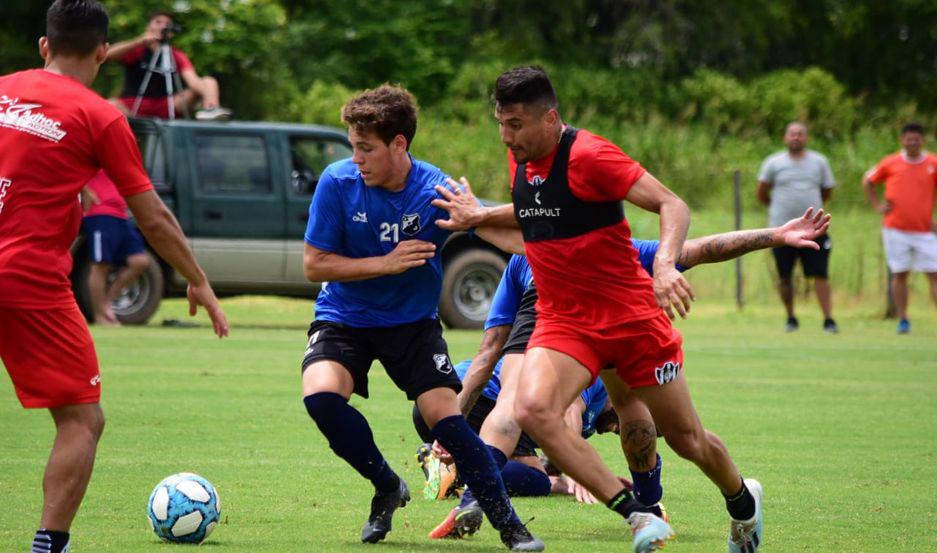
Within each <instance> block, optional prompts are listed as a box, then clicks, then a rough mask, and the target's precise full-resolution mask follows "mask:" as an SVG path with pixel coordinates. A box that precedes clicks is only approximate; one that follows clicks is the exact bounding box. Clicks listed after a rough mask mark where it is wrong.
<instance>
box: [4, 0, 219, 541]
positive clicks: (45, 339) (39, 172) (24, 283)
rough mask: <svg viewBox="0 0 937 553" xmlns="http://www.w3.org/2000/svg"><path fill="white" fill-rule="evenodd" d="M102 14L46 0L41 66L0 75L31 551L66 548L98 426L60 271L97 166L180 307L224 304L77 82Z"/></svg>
mask: <svg viewBox="0 0 937 553" xmlns="http://www.w3.org/2000/svg"><path fill="white" fill-rule="evenodd" d="M108 22H109V20H108V16H107V12H106V11H105V9H104V7H103V6H101V4H100V3H98V2H97V1H95V0H57V1H56V2H55V3H54V4H52V6H51V7H50V8H49V10H48V13H47V16H46V36H44V37H42V38H41V39H40V41H39V52H40V54H41V55H42V57H43V59H45V68H44V69H39V70H29V71H20V72H18V73H12V74H9V75H4V76H2V77H0V359H2V361H3V365H4V366H5V368H6V370H7V373H8V374H9V375H10V379H11V380H12V381H13V386H14V388H15V389H16V394H17V396H18V398H19V400H20V403H21V404H22V405H23V406H24V407H27V408H47V409H49V411H50V413H51V415H52V419H53V421H54V422H55V426H56V436H55V442H54V444H53V446H52V452H51V454H50V456H49V461H48V464H47V465H46V470H45V476H44V478H43V492H44V497H43V507H42V517H41V520H40V530H39V531H38V532H37V533H36V536H35V538H34V541H33V549H32V551H34V552H41V553H50V552H51V553H59V552H61V551H67V549H68V543H69V534H68V532H69V529H70V527H71V523H72V520H73V519H74V516H75V513H76V512H77V510H78V507H79V505H80V504H81V500H82V498H83V496H84V493H85V490H86V488H87V485H88V480H89V479H90V478H91V471H92V467H93V465H94V457H95V450H96V448H97V442H98V439H99V438H100V436H101V432H102V430H103V428H104V414H103V412H102V411H101V407H100V405H99V403H98V402H99V399H100V396H101V378H100V374H99V372H98V361H97V356H96V354H95V351H94V344H93V342H92V340H91V335H90V333H89V332H88V327H87V324H86V323H85V320H84V318H83V317H82V315H81V313H80V311H79V310H78V306H77V304H76V303H75V298H74V296H73V295H72V291H71V286H70V283H69V278H68V275H69V272H70V271H71V266H72V260H71V256H70V255H69V248H70V246H71V244H72V241H73V240H74V239H75V237H76V235H77V233H78V228H79V225H80V223H81V206H80V203H79V201H78V197H79V193H80V191H81V189H82V188H83V187H84V186H85V184H86V183H87V182H88V180H90V179H91V177H93V176H94V175H95V174H96V173H97V172H98V171H99V170H101V169H104V171H105V172H106V173H107V175H108V177H109V178H110V179H111V180H112V181H113V182H114V183H115V185H116V186H117V190H118V191H119V192H120V194H121V195H123V196H124V197H125V200H126V201H127V204H128V206H129V207H130V210H131V211H132V212H133V214H134V216H135V217H136V219H137V222H138V224H139V225H140V228H141V229H142V231H143V234H144V235H145V236H146V238H147V240H148V241H149V243H150V244H151V245H152V246H153V248H154V249H155V250H156V251H157V253H159V255H161V256H162V257H163V258H164V259H166V261H167V262H169V263H170V264H171V265H172V266H174V267H175V268H176V269H178V270H179V271H180V272H181V273H182V274H183V275H184V276H185V278H186V279H187V280H188V281H189V289H188V297H189V311H190V313H192V314H194V313H195V309H196V307H197V306H198V305H202V306H204V307H205V308H206V310H207V311H208V314H209V316H210V317H211V320H212V325H213V327H214V331H215V333H216V334H217V335H218V336H219V337H221V336H225V335H227V333H228V325H227V321H226V320H225V315H224V312H223V311H222V310H221V307H220V306H219V305H218V300H217V299H216V298H215V294H214V292H213V291H212V288H211V285H210V284H209V283H208V280H207V279H206V278H205V274H204V273H203V272H202V270H201V268H200V267H199V266H198V263H197V262H196V261H195V257H194V256H193V255H192V252H191V250H189V248H188V246H187V245H186V241H185V236H183V234H182V231H181V229H180V228H179V225H178V223H177V222H176V220H175V218H174V217H173V215H172V213H171V212H170V211H169V210H168V209H167V208H166V206H165V205H163V203H162V201H161V200H160V199H159V196H157V195H156V192H154V191H153V187H152V184H151V183H150V181H149V178H148V176H147V174H146V172H145V170H144V169H143V165H142V162H141V159H140V152H139V150H138V149H137V144H136V140H135V138H134V136H133V133H132V132H131V131H130V127H129V125H128V124H127V120H126V119H125V118H124V117H123V115H121V113H120V112H119V111H118V110H117V109H116V108H115V107H114V106H113V105H111V104H110V103H108V102H107V101H106V100H104V99H103V98H101V97H99V96H98V95H97V94H95V93H94V92H93V91H92V90H91V89H89V88H88V86H89V85H90V84H91V83H92V82H93V81H94V78H95V77H96V76H97V73H98V69H99V67H100V65H101V63H103V62H104V58H105V56H106V55H107V28H108Z"/></svg>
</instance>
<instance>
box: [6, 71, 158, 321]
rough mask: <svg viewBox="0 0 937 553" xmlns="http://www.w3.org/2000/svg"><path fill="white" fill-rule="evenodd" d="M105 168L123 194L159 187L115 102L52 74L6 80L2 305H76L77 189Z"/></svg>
mask: <svg viewBox="0 0 937 553" xmlns="http://www.w3.org/2000/svg"><path fill="white" fill-rule="evenodd" d="M102 168H103V169H104V170H105V171H106V172H107V174H108V176H109V177H110V178H111V180H113V181H114V182H115V183H116V184H117V188H118V190H119V192H120V193H121V194H122V195H124V196H130V195H133V194H139V193H141V192H145V191H147V190H151V189H152V185H151V184H150V180H149V177H148V176H147V174H146V171H145V170H144V169H143V163H142V160H141V158H140V151H139V149H138V148H137V144H136V139H135V138H134V136H133V133H132V132H131V130H130V126H129V125H128V124H127V120H126V119H125V118H124V116H123V115H121V113H120V112H119V111H118V110H117V108H115V107H114V106H112V105H111V104H109V103H108V102H107V101H106V100H104V99H103V98H101V97H100V96H98V95H97V94H96V93H95V92H94V91H92V90H91V89H89V88H87V87H85V86H84V85H82V84H81V83H79V82H78V81H76V80H74V79H72V78H69V77H65V76H62V75H58V74H55V73H51V72H49V71H45V70H41V69H35V70H30V71H21V72H18V73H12V74H10V75H5V76H2V77H0V202H2V204H0V306H6V307H19V308H55V307H65V306H69V305H71V304H73V303H74V301H75V300H74V297H73V295H72V291H71V286H70V283H69V279H68V275H69V273H70V272H71V267H72V259H71V255H70V253H69V249H70V247H71V244H72V242H73V241H74V240H75V237H76V236H77V234H78V229H79V226H80V224H81V204H80V203H79V200H78V198H79V193H80V192H81V189H82V187H83V186H85V184H86V183H87V182H88V181H89V180H90V179H91V177H93V176H94V175H95V174H96V173H97V172H98V171H99V170H100V169H102Z"/></svg>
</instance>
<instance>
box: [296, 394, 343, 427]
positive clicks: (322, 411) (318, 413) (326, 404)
mask: <svg viewBox="0 0 937 553" xmlns="http://www.w3.org/2000/svg"><path fill="white" fill-rule="evenodd" d="M303 403H304V404H305V405H306V412H307V413H309V416H310V417H312V420H314V421H316V422H317V423H319V424H322V422H323V421H324V420H326V419H328V418H330V417H331V415H332V414H334V413H336V412H338V408H340V407H341V405H340V404H343V403H348V402H347V400H346V399H345V398H343V397H342V396H340V395H339V394H336V393H333V392H317V393H315V394H310V395H308V396H306V397H304V398H303Z"/></svg>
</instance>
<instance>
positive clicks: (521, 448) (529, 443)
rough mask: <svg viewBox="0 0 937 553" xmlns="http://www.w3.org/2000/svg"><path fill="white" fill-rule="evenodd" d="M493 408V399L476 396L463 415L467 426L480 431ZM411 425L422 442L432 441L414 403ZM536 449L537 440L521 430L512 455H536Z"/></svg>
mask: <svg viewBox="0 0 937 553" xmlns="http://www.w3.org/2000/svg"><path fill="white" fill-rule="evenodd" d="M494 408H495V402H494V400H493V399H491V398H489V397H485V396H478V401H476V402H475V406H474V407H472V410H471V411H469V414H468V416H467V417H465V420H467V421H468V425H469V427H470V428H471V429H472V430H474V431H475V433H476V434H478V433H480V432H481V428H482V423H484V422H485V419H487V418H488V415H489V414H490V413H491V411H492V410H493V409H494ZM413 427H414V428H416V433H417V434H419V436H420V439H421V440H423V442H424V443H432V442H433V436H432V432H431V431H430V429H429V427H428V426H426V421H424V420H423V416H422V415H421V414H420V410H419V408H417V406H416V404H414V405H413ZM536 450H537V442H535V441H534V440H533V438H531V437H530V436H528V435H527V433H526V432H521V438H520V440H518V441H517V446H516V447H515V448H514V453H513V454H512V457H527V456H536V455H537V451H536Z"/></svg>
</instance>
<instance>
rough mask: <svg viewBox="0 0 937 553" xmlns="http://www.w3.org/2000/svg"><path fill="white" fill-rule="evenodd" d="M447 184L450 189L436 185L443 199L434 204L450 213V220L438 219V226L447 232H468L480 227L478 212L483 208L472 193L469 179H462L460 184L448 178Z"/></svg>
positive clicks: (433, 202)
mask: <svg viewBox="0 0 937 553" xmlns="http://www.w3.org/2000/svg"><path fill="white" fill-rule="evenodd" d="M446 184H448V185H449V187H445V186H440V185H436V193H437V194H439V195H440V196H442V198H441V199H436V200H433V201H432V204H433V205H434V206H435V207H438V208H439V209H444V210H446V211H447V212H448V213H449V219H448V220H443V219H437V220H436V224H437V225H438V226H439V227H440V228H443V229H445V230H450V231H457V230H467V229H470V228H473V227H476V226H478V225H477V223H476V221H477V215H478V213H477V212H478V210H480V209H482V207H481V206H480V205H479V203H478V199H476V198H475V194H473V193H472V187H471V185H469V181H468V179H466V178H465V177H460V178H459V182H456V181H454V180H452V179H449V178H447V179H446Z"/></svg>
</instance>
